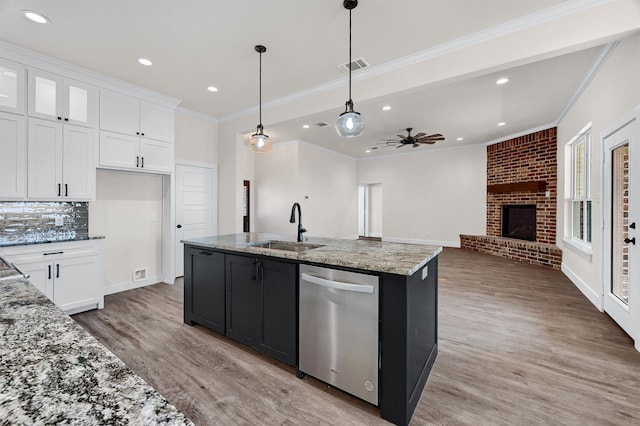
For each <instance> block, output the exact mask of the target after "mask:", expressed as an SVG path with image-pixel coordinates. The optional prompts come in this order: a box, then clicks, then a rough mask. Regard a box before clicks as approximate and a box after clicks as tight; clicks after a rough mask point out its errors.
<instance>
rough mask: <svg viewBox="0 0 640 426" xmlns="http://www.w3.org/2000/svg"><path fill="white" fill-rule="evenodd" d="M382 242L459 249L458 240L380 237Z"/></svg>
mask: <svg viewBox="0 0 640 426" xmlns="http://www.w3.org/2000/svg"><path fill="white" fill-rule="evenodd" d="M382 241H384V242H387V243H405V244H421V245H424V246H443V247H454V248H460V240H458V241H437V240H418V239H415V240H414V239H411V238H392V237H382Z"/></svg>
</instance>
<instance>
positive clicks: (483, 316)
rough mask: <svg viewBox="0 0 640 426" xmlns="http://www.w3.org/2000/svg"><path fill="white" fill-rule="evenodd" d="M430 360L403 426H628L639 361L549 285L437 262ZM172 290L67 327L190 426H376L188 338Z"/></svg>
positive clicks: (365, 413) (291, 381)
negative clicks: (434, 351)
mask: <svg viewBox="0 0 640 426" xmlns="http://www.w3.org/2000/svg"><path fill="white" fill-rule="evenodd" d="M439 272H440V293H439V309H440V312H439V328H438V332H439V355H438V358H437V360H436V363H435V365H434V368H433V370H432V372H431V376H430V377H429V380H428V382H427V385H426V387H425V389H424V392H423V394H422V398H421V399H420V402H419V403H418V407H417V409H416V411H415V414H414V416H413V419H412V422H411V424H412V425H638V424H640V353H638V352H637V351H636V350H635V349H634V348H633V342H632V340H631V339H630V338H629V337H628V336H627V335H626V334H624V332H622V331H621V330H620V329H619V328H618V326H617V325H616V324H615V323H614V322H613V321H612V320H611V319H610V318H609V317H607V316H606V315H605V314H602V313H600V312H598V311H597V310H596V309H595V308H594V307H593V305H591V304H590V303H589V301H587V299H586V298H585V297H584V296H582V294H581V293H580V292H579V291H578V290H577V289H576V288H575V287H574V286H573V284H571V283H570V282H569V280H568V279H567V278H566V277H564V275H563V274H562V273H561V272H558V271H554V270H551V269H547V268H542V267H537V266H532V265H528V264H523V263H518V262H515V261H511V260H507V259H502V258H498V257H493V256H489V255H485V254H481V253H475V252H470V251H466V250H460V249H445V250H444V252H443V253H442V255H441V256H440V271H439ZM182 291H183V290H182V285H181V281H179V283H178V284H176V285H174V286H170V285H166V284H156V285H154V286H149V287H145V288H141V289H136V290H131V291H127V292H123V293H118V294H114V295H110V296H107V297H106V298H105V309H104V310H100V311H90V312H85V313H82V314H78V315H75V316H74V317H73V318H74V319H75V320H76V321H77V322H79V323H80V324H81V325H82V326H84V327H85V328H86V329H87V330H89V332H91V334H93V335H94V336H96V337H97V338H98V340H100V341H101V342H102V343H103V344H104V345H105V346H107V347H108V348H109V349H111V350H112V351H113V352H114V353H115V354H116V355H118V356H119V357H120V358H121V359H122V360H123V361H124V362H125V363H126V364H127V365H128V366H129V367H131V368H132V369H133V370H134V371H136V372H137V373H138V374H139V375H140V376H141V377H142V378H144V379H145V380H146V381H147V382H149V383H150V384H151V385H152V386H153V387H154V388H156V389H157V390H158V391H159V392H160V393H161V394H162V395H164V396H165V397H166V398H167V399H168V400H169V401H170V402H171V403H172V404H174V405H176V406H177V407H178V408H179V409H180V410H182V411H183V412H184V413H185V414H186V415H187V416H188V417H190V418H191V419H192V420H193V421H194V422H195V423H196V424H198V425H218V424H220V425H233V424H243V425H293V424H323V425H378V424H387V423H386V422H385V421H383V420H382V419H380V418H379V414H378V411H377V409H376V408H375V407H373V406H371V405H369V404H366V403H364V402H362V401H359V400H357V399H356V398H353V397H350V396H349V395H347V394H345V393H343V392H340V391H338V390H336V389H332V388H329V387H328V386H327V385H325V384H323V383H321V382H319V381H316V380H314V379H312V378H305V379H304V380H299V379H297V378H296V377H295V370H294V369H293V368H291V367H289V366H286V365H283V364H281V363H279V362H276V361H273V360H271V359H269V358H266V357H264V356H261V355H259V354H258V353H257V352H255V351H253V350H251V349H248V348H246V347H244V346H242V345H240V344H237V343H235V342H233V341H232V340H230V339H228V338H226V337H224V336H221V335H219V334H217V333H214V332H211V331H208V330H206V329H205V328H203V327H200V326H194V327H190V326H187V325H185V324H183V322H182Z"/></svg>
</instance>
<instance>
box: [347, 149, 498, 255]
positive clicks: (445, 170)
mask: <svg viewBox="0 0 640 426" xmlns="http://www.w3.org/2000/svg"><path fill="white" fill-rule="evenodd" d="M486 174H487V155H486V148H485V146H472V147H468V148H463V149H450V150H448V149H440V150H437V149H436V150H428V151H419V150H415V151H412V152H410V153H407V154H403V155H396V156H390V157H381V158H375V157H374V158H369V159H364V160H361V161H359V162H358V175H357V180H358V183H359V184H365V183H372V182H381V183H382V185H383V188H384V197H383V199H382V229H383V240H385V241H406V242H412V241H413V242H421V243H432V244H438V245H445V246H453V247H459V246H460V239H459V234H476V235H483V234H485V223H486V203H487V201H486V192H487V186H486V185H487V184H486Z"/></svg>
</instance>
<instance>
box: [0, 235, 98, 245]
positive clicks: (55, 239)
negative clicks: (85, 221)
mask: <svg viewBox="0 0 640 426" xmlns="http://www.w3.org/2000/svg"><path fill="white" fill-rule="evenodd" d="M104 238H105V237H104V235H93V234H88V235H72V236H68V235H66V234H62V235H49V236H47V237H44V238H27V237H25V238H21V239H15V238H14V239H10V240H9V239H2V238H0V248H2V247H15V246H29V245H34V244H50V243H66V242H70V241H86V240H103V239H104Z"/></svg>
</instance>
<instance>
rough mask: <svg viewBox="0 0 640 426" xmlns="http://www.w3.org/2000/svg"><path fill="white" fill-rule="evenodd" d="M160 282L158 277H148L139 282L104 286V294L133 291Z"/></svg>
mask: <svg viewBox="0 0 640 426" xmlns="http://www.w3.org/2000/svg"><path fill="white" fill-rule="evenodd" d="M159 282H162V279H161V278H160V277H150V278H146V279H144V280H140V281H135V282H134V281H127V282H124V283H119V284H111V285H108V286H104V294H105V296H106V295H107V294H114V293H120V292H121V291H127V290H133V289H134V288H140V287H146V286H148V285H152V284H157V283H159Z"/></svg>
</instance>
